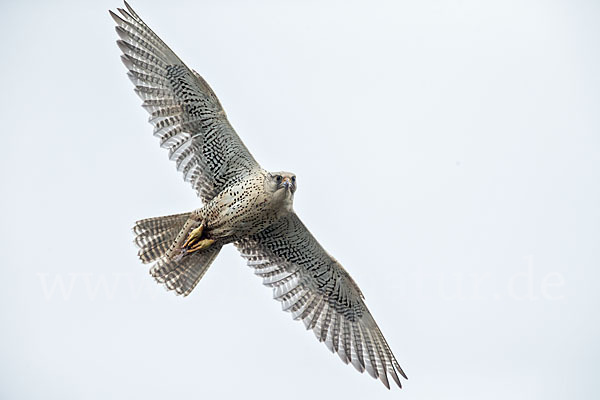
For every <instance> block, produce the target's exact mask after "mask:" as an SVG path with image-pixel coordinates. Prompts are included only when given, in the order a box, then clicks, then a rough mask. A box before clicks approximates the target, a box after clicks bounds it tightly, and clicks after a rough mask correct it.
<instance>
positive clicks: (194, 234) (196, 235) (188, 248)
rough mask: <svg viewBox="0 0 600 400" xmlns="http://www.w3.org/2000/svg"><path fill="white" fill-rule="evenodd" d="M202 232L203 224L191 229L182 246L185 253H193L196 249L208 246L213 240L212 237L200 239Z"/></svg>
mask: <svg viewBox="0 0 600 400" xmlns="http://www.w3.org/2000/svg"><path fill="white" fill-rule="evenodd" d="M203 232H204V224H202V225H200V226H199V227H197V228H196V229H194V230H192V231H191V232H190V234H189V236H188V238H187V239H186V241H185V243H184V244H183V246H182V250H183V251H184V252H185V253H186V254H187V253H193V252H195V251H198V250H203V249H206V248H207V247H210V245H212V244H213V243H214V242H215V241H214V240H213V239H202V233H203Z"/></svg>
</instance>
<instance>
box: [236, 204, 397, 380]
mask: <svg viewBox="0 0 600 400" xmlns="http://www.w3.org/2000/svg"><path fill="white" fill-rule="evenodd" d="M236 246H237V248H238V250H239V251H240V253H241V254H242V256H243V257H244V258H246V259H247V260H248V265H249V266H251V267H253V268H254V269H255V273H256V274H257V275H259V276H261V277H262V278H263V283H264V284H265V285H267V286H270V287H273V296H274V297H275V298H276V299H277V300H279V301H281V302H282V306H283V309H284V310H285V311H290V312H291V313H292V315H293V317H294V319H299V320H302V321H304V324H305V325H306V328H307V329H312V330H313V331H314V333H315V335H316V336H317V339H318V340H319V341H321V342H325V344H326V345H327V347H328V348H329V349H330V350H331V351H332V352H337V353H338V355H339V356H340V358H341V359H342V361H344V362H345V363H348V362H351V363H352V365H354V367H355V368H356V369H357V370H359V371H360V372H363V371H364V370H365V369H366V370H367V371H368V372H369V374H370V375H371V376H373V377H374V378H379V379H381V381H382V382H383V384H384V385H385V386H386V387H387V388H388V389H389V383H388V375H390V376H391V377H392V378H393V379H394V381H395V382H396V383H397V384H398V386H399V387H402V385H401V383H400V379H399V376H398V374H400V375H402V376H403V377H404V378H406V375H405V374H404V372H403V371H402V368H400V365H399V364H398V362H397V361H396V359H395V357H394V355H393V354H392V351H391V350H390V348H389V346H388V344H387V342H386V341H385V339H384V337H383V335H382V334H381V331H380V330H379V327H378V326H377V324H376V323H375V320H374V319H373V317H372V316H371V313H370V312H369V310H368V309H367V306H366V305H365V303H364V298H363V295H362V293H361V292H360V289H359V288H358V286H357V285H356V283H355V282H354V281H353V280H352V278H351V277H350V275H349V274H348V273H347V272H346V270H345V269H344V268H343V267H342V266H341V265H340V264H339V263H338V262H337V261H336V260H335V259H334V258H333V257H331V256H330V255H329V254H327V252H326V251H325V250H324V249H323V248H322V247H321V245H320V244H319V243H318V242H317V240H316V239H315V238H314V236H313V235H311V233H310V232H309V231H308V229H306V227H305V226H304V224H303V223H302V221H300V219H299V218H298V216H297V215H296V214H294V213H291V214H289V215H288V216H287V217H284V218H282V219H281V220H279V221H278V222H277V223H275V224H274V225H272V226H271V227H269V228H267V229H266V230H264V231H262V232H260V233H259V234H256V235H253V236H251V237H249V238H246V239H243V240H241V241H239V242H237V243H236Z"/></svg>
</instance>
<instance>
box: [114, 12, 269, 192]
mask: <svg viewBox="0 0 600 400" xmlns="http://www.w3.org/2000/svg"><path fill="white" fill-rule="evenodd" d="M125 6H126V8H127V10H124V9H118V10H119V13H120V14H121V15H120V16H119V15H117V14H115V13H113V12H112V11H110V15H111V16H112V17H113V19H114V20H115V22H116V23H117V26H116V30H117V33H118V35H119V37H120V40H118V41H117V44H118V45H119V48H120V49H121V50H122V51H123V55H122V56H121V58H122V60H123V63H124V64H125V66H126V67H127V69H128V70H129V72H128V74H127V75H128V76H129V78H130V79H131V81H132V82H133V84H134V85H135V91H136V93H137V94H138V95H139V96H140V97H141V98H142V99H143V100H144V103H143V105H142V106H143V107H144V108H145V109H146V110H147V111H148V112H149V113H150V122H151V123H152V125H154V135H155V136H157V137H158V138H159V139H160V145H161V147H164V148H167V149H168V150H169V158H170V159H171V160H174V161H175V162H176V164H177V169H178V170H180V171H182V172H183V175H184V179H185V180H186V181H189V182H190V183H191V184H192V186H193V188H194V189H195V190H196V191H197V193H198V195H199V196H200V197H201V198H202V200H203V201H205V202H207V201H209V200H210V199H212V198H213V197H214V196H215V195H216V194H218V193H219V192H220V191H221V190H222V189H223V188H225V187H227V186H229V185H231V184H232V183H234V182H236V181H238V180H240V179H241V178H243V177H245V176H246V175H248V174H249V173H251V171H253V170H254V169H256V168H259V166H258V163H257V162H256V161H255V160H254V158H253V157H252V155H251V154H250V152H249V151H248V149H247V148H246V146H244V144H243V143H242V141H241V139H240V138H239V136H238V135H237V134H236V133H235V131H234V130H233V128H232V127H231V125H230V124H229V121H227V116H226V115H225V112H224V111H223V108H222V107H221V104H220V103H219V100H218V99H217V96H215V94H214V93H213V91H212V89H211V88H210V87H209V86H208V84H207V83H206V81H205V80H204V79H202V77H201V76H200V75H198V74H197V73H196V72H195V71H192V70H191V69H189V68H188V67H187V66H186V65H185V64H184V63H183V62H182V61H181V60H180V59H179V57H177V55H176V54H175V53H174V52H173V51H172V50H171V49H170V48H169V47H168V46H167V45H166V44H165V43H164V42H163V41H162V40H161V39H160V38H159V37H158V36H157V35H156V34H155V33H154V32H153V31H152V30H151V29H150V28H149V27H148V26H147V25H146V24H145V23H144V21H142V19H141V18H140V17H139V16H138V15H137V14H136V13H135V12H134V11H133V9H132V8H131V7H130V6H129V4H127V2H125Z"/></svg>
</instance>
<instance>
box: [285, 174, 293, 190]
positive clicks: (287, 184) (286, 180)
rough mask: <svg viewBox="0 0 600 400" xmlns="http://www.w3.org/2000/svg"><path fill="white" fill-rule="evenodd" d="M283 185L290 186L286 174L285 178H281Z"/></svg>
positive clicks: (290, 183)
mask: <svg viewBox="0 0 600 400" xmlns="http://www.w3.org/2000/svg"><path fill="white" fill-rule="evenodd" d="M283 186H285V187H286V188H289V187H291V186H292V181H291V180H290V178H288V177H287V176H286V177H285V178H283Z"/></svg>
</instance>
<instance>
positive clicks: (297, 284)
mask: <svg viewBox="0 0 600 400" xmlns="http://www.w3.org/2000/svg"><path fill="white" fill-rule="evenodd" d="M125 6H126V9H118V12H119V14H120V15H118V14H117V13H113V12H112V11H110V15H111V16H112V17H113V19H114V20H115V22H116V30H117V33H118V35H119V37H120V39H119V40H118V41H117V44H118V46H119V48H120V49H121V50H122V52H123V55H122V56H121V57H122V60H123V63H124V64H125V66H126V67H127V69H128V73H127V74H128V76H129V78H130V79H131V81H132V82H133V84H134V85H135V91H136V93H137V94H138V95H139V96H140V97H141V98H142V100H143V107H144V108H145V109H146V110H147V111H148V112H149V113H150V122H151V123H152V125H154V135H155V136H156V137H158V138H159V140H160V145H161V146H162V147H164V148H166V149H168V152H169V158H170V159H171V160H173V161H175V163H176V165H177V169H178V170H180V171H181V172H182V173H183V176H184V179H185V180H186V181H188V182H190V183H191V184H192V187H193V188H194V189H195V190H196V191H197V193H198V196H199V197H200V198H201V199H202V202H203V204H204V205H203V207H201V208H198V209H196V210H194V211H192V212H187V213H182V214H175V215H169V216H164V217H157V218H149V219H144V220H141V221H138V222H137V223H136V224H135V227H134V228H133V230H134V233H135V235H136V238H135V243H136V245H137V246H138V247H139V252H138V255H139V257H140V259H141V260H142V262H143V263H152V266H151V268H150V273H151V275H152V276H153V277H154V278H155V279H156V280H157V281H158V282H160V283H163V284H164V285H165V286H166V287H167V289H170V290H174V291H175V292H176V293H177V294H181V295H184V296H187V295H188V294H189V293H190V292H191V291H192V290H193V289H194V287H195V286H196V285H197V283H198V281H199V280H200V279H201V278H202V276H203V275H204V273H205V272H206V270H207V269H208V267H209V266H210V265H211V263H212V262H213V261H214V260H215V258H216V257H217V255H218V254H219V251H220V250H221V248H222V247H223V246H224V245H227V244H230V243H233V244H234V245H235V246H236V247H237V249H238V250H239V252H240V254H241V255H242V257H244V258H245V259H246V260H247V263H248V265H249V266H250V267H252V268H254V271H255V273H256V274H257V275H259V276H260V277H262V279H263V283H264V284H265V285H267V286H269V287H272V288H273V295H274V297H275V298H276V299H277V300H279V301H280V302H281V303H282V305H283V309H284V310H286V311H289V312H291V313H292V315H293V317H294V319H298V320H302V321H303V322H304V324H305V325H306V327H307V329H312V330H313V332H314V333H315V335H316V337H317V339H318V340H319V341H321V342H325V344H326V345H327V347H328V348H329V349H330V350H331V351H332V352H335V353H337V354H338V355H339V357H340V358H341V359H342V360H343V361H344V362H345V363H352V365H354V367H355V368H356V369H357V370H359V371H360V372H363V371H364V370H366V371H367V372H368V373H369V374H370V375H371V376H373V377H375V378H379V379H380V380H381V381H382V382H383V383H384V385H385V386H386V387H388V388H389V381H388V377H391V378H392V379H393V380H394V382H396V384H397V385H398V386H399V387H402V385H401V382H400V376H402V377H404V378H406V375H405V374H404V372H403V371H402V369H401V368H400V365H399V364H398V362H397V361H396V358H395V357H394V355H393V354H392V351H391V350H390V347H389V346H388V344H387V342H386V340H385V339H384V337H383V335H382V333H381V331H380V330H379V328H378V326H377V324H376V323H375V320H374V319H373V317H372V315H371V313H370V312H369V310H368V309H367V306H366V305H365V302H364V297H363V295H362V293H361V291H360V289H359V288H358V286H357V285H356V283H355V282H354V280H353V279H352V278H351V277H350V275H349V274H348V273H347V272H346V270H345V269H344V268H343V267H342V266H341V265H340V263H338V262H337V261H336V260H335V259H334V258H333V257H332V256H330V255H329V254H328V253H327V252H326V251H325V250H324V249H323V247H321V245H320V244H319V243H318V242H317V240H316V239H315V238H314V237H313V236H312V235H311V233H310V232H309V231H308V229H306V227H305V226H304V224H303V223H302V221H300V218H298V216H297V215H296V213H295V212H294V209H293V199H294V193H295V191H296V188H297V181H296V176H295V175H294V174H293V173H290V172H268V171H265V170H264V169H262V168H261V167H260V165H259V164H258V163H257V162H256V160H255V159H254V157H252V155H251V154H250V152H249V151H248V149H247V148H246V146H244V144H243V143H242V141H241V140H240V138H239V137H238V135H237V134H236V133H235V131H234V130H233V128H232V127H231V125H230V124H229V122H228V120H227V116H226V115H225V112H224V111H223V108H222V106H221V104H220V103H219V100H218V99H217V97H216V96H215V94H214V93H213V91H212V89H211V88H210V87H209V85H208V84H207V83H206V81H204V79H203V78H202V77H201V76H200V75H199V74H197V73H196V72H195V71H193V70H191V69H190V68H188V67H187V66H186V65H185V64H184V63H183V62H182V61H181V60H180V59H179V57H177V55H175V53H174V52H173V51H172V50H171V49H170V48H169V47H168V46H167V45H166V44H165V43H164V42H163V41H162V40H161V39H160V38H159V37H158V36H157V35H156V34H155V33H154V32H153V31H152V30H151V29H150V28H149V27H148V26H147V25H146V24H145V23H144V22H143V21H142V19H141V18H140V17H139V16H138V15H137V14H136V13H135V12H134V11H133V9H132V8H131V7H130V6H129V5H128V4H127V3H125Z"/></svg>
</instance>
